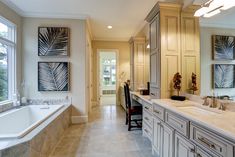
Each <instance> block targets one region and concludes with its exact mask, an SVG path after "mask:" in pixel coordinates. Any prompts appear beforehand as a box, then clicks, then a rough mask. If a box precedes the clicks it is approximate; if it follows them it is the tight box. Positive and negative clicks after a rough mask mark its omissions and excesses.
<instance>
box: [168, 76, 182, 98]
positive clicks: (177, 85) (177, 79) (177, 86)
mask: <svg viewBox="0 0 235 157" xmlns="http://www.w3.org/2000/svg"><path fill="white" fill-rule="evenodd" d="M181 79H182V76H181V75H180V73H179V72H177V73H176V74H175V75H174V78H173V83H174V89H176V90H177V95H173V96H171V99H172V100H180V101H184V100H185V97H184V96H180V90H181Z"/></svg>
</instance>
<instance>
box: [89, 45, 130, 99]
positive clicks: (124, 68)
mask: <svg viewBox="0 0 235 157" xmlns="http://www.w3.org/2000/svg"><path fill="white" fill-rule="evenodd" d="M92 47H93V53H94V57H93V60H94V62H93V67H94V69H93V70H94V76H93V82H94V86H93V87H94V88H93V89H94V90H93V91H94V93H93V99H94V101H97V84H98V82H97V50H98V49H117V50H118V51H119V74H118V77H119V76H120V74H121V73H123V72H124V73H125V77H124V78H123V80H124V81H126V80H127V79H130V48H129V43H128V42H119V41H93V42H92ZM120 83H121V82H120Z"/></svg>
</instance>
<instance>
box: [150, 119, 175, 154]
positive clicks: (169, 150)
mask: <svg viewBox="0 0 235 157" xmlns="http://www.w3.org/2000/svg"><path fill="white" fill-rule="evenodd" d="M152 141H153V142H152V144H153V152H154V154H157V155H158V156H159V157H172V156H173V152H174V151H173V150H174V145H173V141H174V130H173V129H172V128H171V127H169V126H168V125H167V124H165V123H164V122H162V121H161V120H160V119H159V118H157V117H154V118H153V140H152Z"/></svg>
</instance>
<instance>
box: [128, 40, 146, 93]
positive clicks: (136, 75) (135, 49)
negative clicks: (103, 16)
mask: <svg viewBox="0 0 235 157" xmlns="http://www.w3.org/2000/svg"><path fill="white" fill-rule="evenodd" d="M129 43H130V52H131V61H130V68H131V69H130V71H131V74H130V76H131V77H130V79H131V80H130V81H131V89H132V90H134V91H137V90H138V88H141V87H145V86H146V85H147V82H148V80H149V76H148V75H149V72H148V71H149V65H148V64H146V62H147V60H149V55H148V54H147V52H146V49H145V47H146V41H145V38H140V37H132V38H131V39H130V40H129Z"/></svg>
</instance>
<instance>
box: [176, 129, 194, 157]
mask: <svg viewBox="0 0 235 157" xmlns="http://www.w3.org/2000/svg"><path fill="white" fill-rule="evenodd" d="M195 155H196V151H195V145H193V144H192V143H191V142H190V141H189V140H187V139H186V138H184V137H183V136H181V135H179V134H178V133H176V134H175V157H195Z"/></svg>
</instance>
